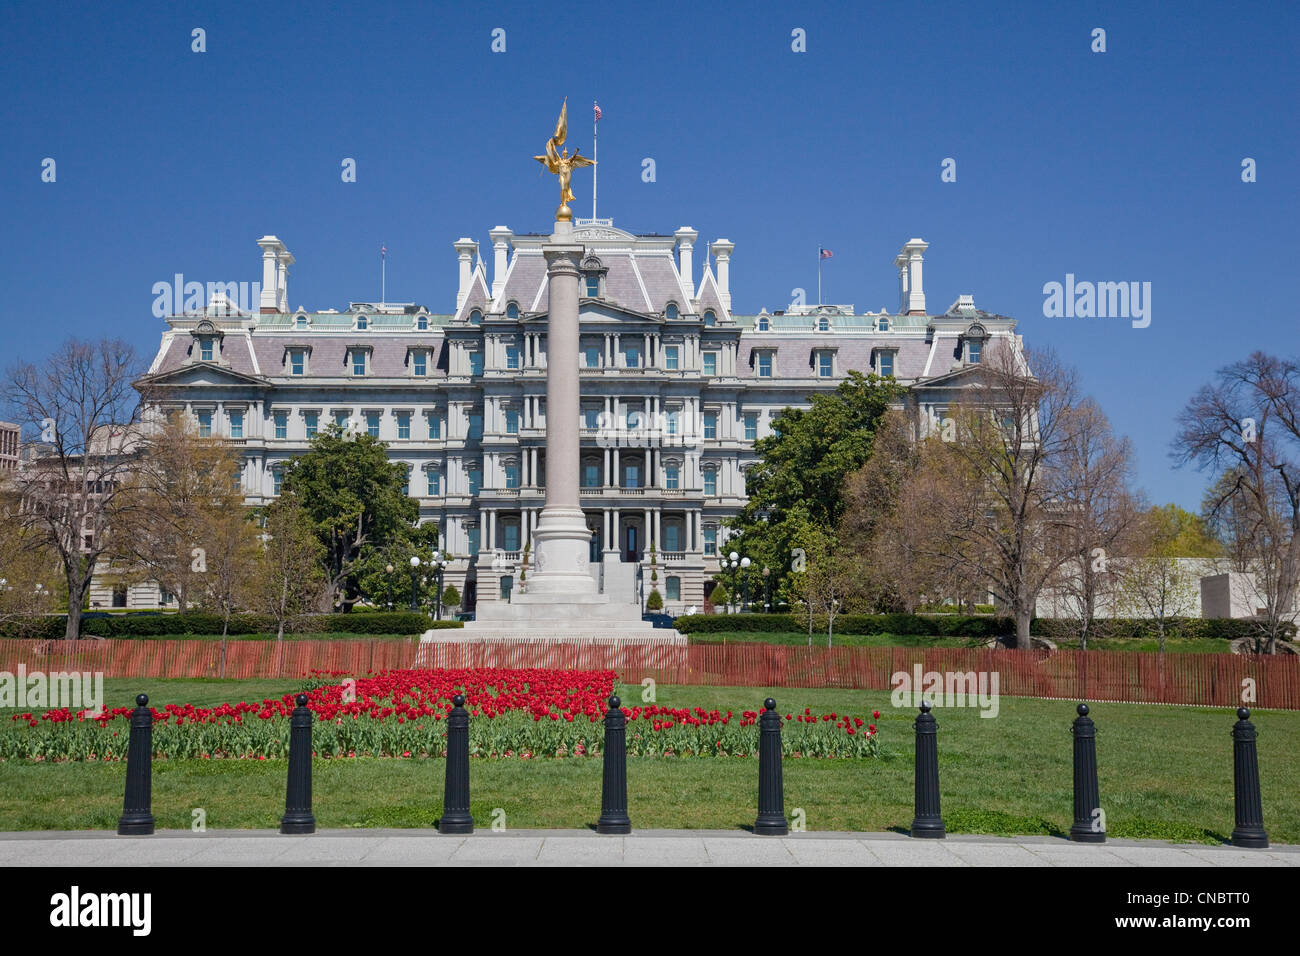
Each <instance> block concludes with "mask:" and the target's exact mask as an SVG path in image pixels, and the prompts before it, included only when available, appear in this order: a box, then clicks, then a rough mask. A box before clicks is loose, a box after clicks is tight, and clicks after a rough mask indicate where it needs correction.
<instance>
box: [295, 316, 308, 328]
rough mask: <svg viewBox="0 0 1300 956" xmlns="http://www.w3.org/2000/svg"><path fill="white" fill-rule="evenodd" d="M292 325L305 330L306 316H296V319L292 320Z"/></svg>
mask: <svg viewBox="0 0 1300 956" xmlns="http://www.w3.org/2000/svg"><path fill="white" fill-rule="evenodd" d="M294 324H295V325H296V326H297V327H298V328H300V329H305V328H307V316H305V315H300V316H298V318H297V319H296V320H294Z"/></svg>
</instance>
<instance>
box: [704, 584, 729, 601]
mask: <svg viewBox="0 0 1300 956" xmlns="http://www.w3.org/2000/svg"><path fill="white" fill-rule="evenodd" d="M709 600H710V601H711V602H712V603H713V606H714V607H718V606H722V605H726V604H727V602H728V601H730V600H731V592H730V591H728V590H727V586H726V585H725V584H723V583H722V582H721V581H719V582H718V583H717V584H716V585H714V587H713V591H712V593H710V594H709Z"/></svg>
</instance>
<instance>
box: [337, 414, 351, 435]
mask: <svg viewBox="0 0 1300 956" xmlns="http://www.w3.org/2000/svg"><path fill="white" fill-rule="evenodd" d="M348 414H349V413H348V412H335V413H334V424H335V425H337V426H339V428H342V429H343V430H344V431H347V427H348Z"/></svg>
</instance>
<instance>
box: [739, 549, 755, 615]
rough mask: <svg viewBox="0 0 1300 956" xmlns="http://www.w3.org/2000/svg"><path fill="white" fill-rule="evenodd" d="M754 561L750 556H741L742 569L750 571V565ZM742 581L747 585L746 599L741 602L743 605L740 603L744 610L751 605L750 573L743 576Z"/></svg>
mask: <svg viewBox="0 0 1300 956" xmlns="http://www.w3.org/2000/svg"><path fill="white" fill-rule="evenodd" d="M752 563H753V562H752V561H750V560H749V558H741V559H740V570H741V571H748V570H749V566H750V565H751V564H752ZM740 581H741V583H742V584H743V585H744V586H745V599H744V601H742V602H741V605H740V609H741V610H742V611H743V610H744V609H745V608H746V607H748V606H749V575H748V574H746V575H744V576H742V577H741V579H740Z"/></svg>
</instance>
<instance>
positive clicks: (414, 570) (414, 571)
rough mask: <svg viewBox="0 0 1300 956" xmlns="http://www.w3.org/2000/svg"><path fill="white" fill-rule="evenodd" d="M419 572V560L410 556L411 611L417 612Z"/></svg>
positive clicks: (414, 556)
mask: <svg viewBox="0 0 1300 956" xmlns="http://www.w3.org/2000/svg"><path fill="white" fill-rule="evenodd" d="M419 571H420V559H419V557H418V556H416V555H414V554H413V555H411V610H412V611H418V610H419V609H420V608H419V605H418V604H417V603H416V595H417V594H419V587H420V582H419Z"/></svg>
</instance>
